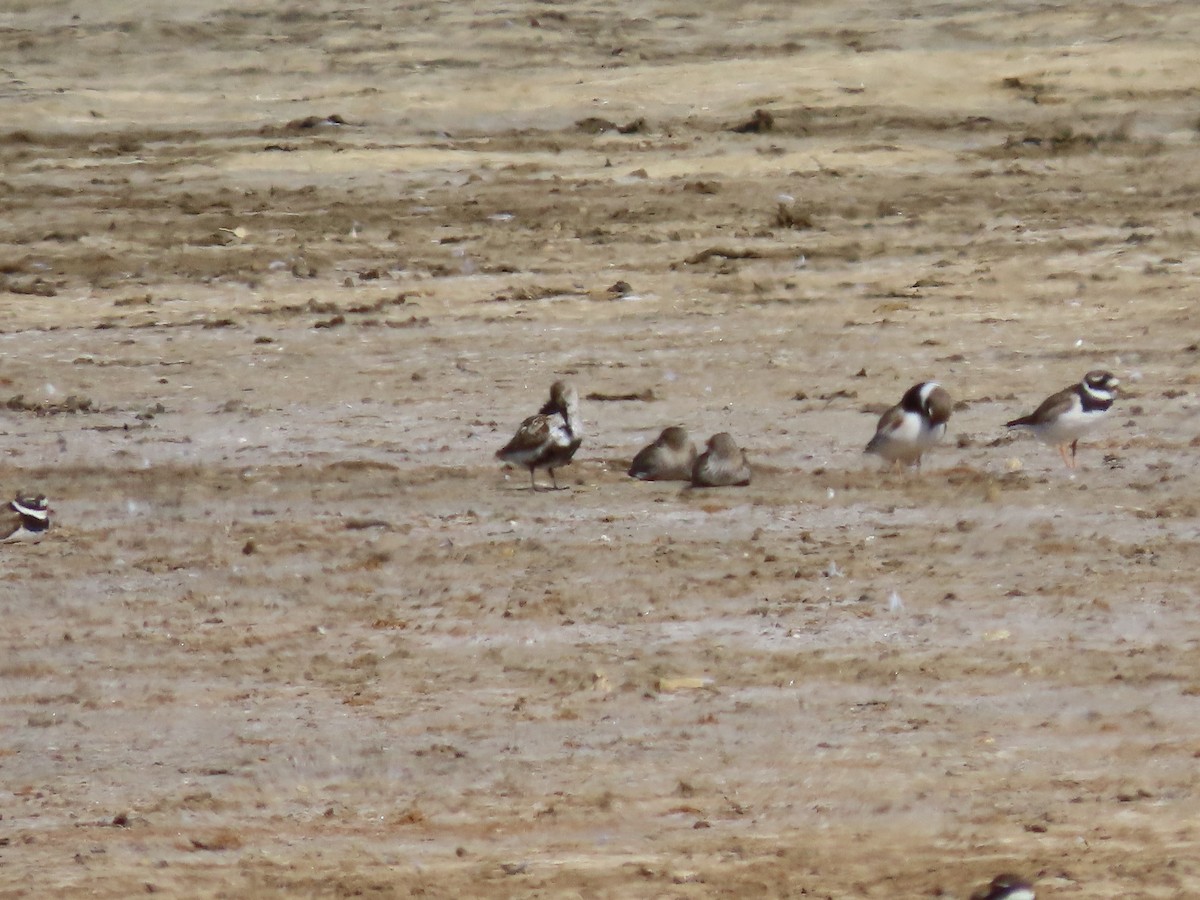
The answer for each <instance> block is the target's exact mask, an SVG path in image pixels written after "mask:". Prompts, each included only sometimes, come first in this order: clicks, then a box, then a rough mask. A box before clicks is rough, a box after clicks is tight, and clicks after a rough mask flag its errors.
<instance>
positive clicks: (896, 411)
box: [863, 381, 954, 468]
mask: <svg viewBox="0 0 1200 900" xmlns="http://www.w3.org/2000/svg"><path fill="white" fill-rule="evenodd" d="M953 406H954V403H953V401H952V400H951V399H950V395H949V394H948V393H947V392H946V389H945V388H943V387H942V386H941V385H939V384H938V383H937V382H936V381H922V382H921V383H920V384H914V385H913V386H912V387H910V388H909V389H908V390H907V391H905V392H904V396H903V397H901V398H900V402H899V403H897V404H896V405H895V406H893V407H892V408H891V409H889V410H888V411H887V412H885V413H884V414H883V415H882V416H880V417H879V425H878V426H876V428H875V437H873V438H871V441H870V443H868V444H867V446H866V449H865V450H863V452H864V453H874V454H876V455H877V456H881V457H883V458H884V459H886V460H887V461H888V462H889V463H891V464H892V465H893V466H895V465H897V464H903V465H908V466H917V467H918V468H919V467H920V465H921V456H922V454H924V453H925V451H926V450H928V449H929V448H930V447H932V446H933V445H934V444H936V443H937V442H938V441H940V440H941V439H942V437H943V436H944V435H945V434H946V423H947V422H948V421H950V411H951V409H952V408H953Z"/></svg>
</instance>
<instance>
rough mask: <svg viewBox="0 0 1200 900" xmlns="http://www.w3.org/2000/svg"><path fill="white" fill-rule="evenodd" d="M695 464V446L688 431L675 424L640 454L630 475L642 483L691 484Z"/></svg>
mask: <svg viewBox="0 0 1200 900" xmlns="http://www.w3.org/2000/svg"><path fill="white" fill-rule="evenodd" d="M695 464H696V445H695V444H694V443H692V440H691V438H689V437H688V433H687V429H686V428H683V427H681V426H679V425H672V426H670V427H669V428H664V429H663V430H662V434H660V435H659V436H658V437H657V438H655V440H654V442H653V443H650V444H648V445H646V446H645V447H643V448H642V449H641V450H639V451H638V454H637V456H635V457H634V458H633V463H632V464H631V465H630V466H629V475H630V477H632V478H637V479H639V480H641V481H691V480H692V467H693V466H694V465H695Z"/></svg>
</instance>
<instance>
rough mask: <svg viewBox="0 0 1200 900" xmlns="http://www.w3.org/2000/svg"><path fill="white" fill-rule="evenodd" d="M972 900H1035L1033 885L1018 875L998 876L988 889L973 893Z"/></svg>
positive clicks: (984, 888) (983, 888)
mask: <svg viewBox="0 0 1200 900" xmlns="http://www.w3.org/2000/svg"><path fill="white" fill-rule="evenodd" d="M971 900H1034V893H1033V885H1032V884H1030V883H1029V882H1028V881H1026V880H1025V879H1024V878H1021V877H1020V876H1018V875H997V876H996V877H995V878H993V879H992V880H991V883H990V884H988V886H987V887H982V888H980V889H979V890H977V891H976V892H975V893H973V894H972V895H971Z"/></svg>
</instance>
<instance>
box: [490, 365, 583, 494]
mask: <svg viewBox="0 0 1200 900" xmlns="http://www.w3.org/2000/svg"><path fill="white" fill-rule="evenodd" d="M581 443H583V420H582V419H581V418H580V417H579V395H578V394H577V393H576V392H575V388H574V387H573V386H572V385H570V384H568V383H567V382H565V381H556V382H554V384H553V385H552V386H551V387H550V399H549V400H547V401H546V403H545V404H544V405H543V406H542V408H541V410H539V411H538V413H537V415H534V416H530V417H529V418H528V419H526V420H525V421H524V422H522V423H521V426H520V427H519V428H518V429H517V433H516V434H514V435H513V437H512V440H510V441H509V442H508V443H507V444H505V445H504V446H503V447H501V448H500V449H499V450H497V451H496V457H497V458H498V459H502V460H504V462H507V463H512V464H514V465H520V466H525V467H527V468H528V469H529V487H530V490H534V491H536V490H537V489H538V486H537V480H536V478H535V476H534V472H535V471H536V470H537V469H549V470H550V483H551V484H552V485H553V486H554V490H558V479H556V478H555V477H554V470H555V469H557V468H559V467H561V466H565V465H566V464H567V463H569V462H570V461H571V457H573V456H574V455H575V451H576V450H578V449H579V445H580V444H581Z"/></svg>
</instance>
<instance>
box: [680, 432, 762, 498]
mask: <svg viewBox="0 0 1200 900" xmlns="http://www.w3.org/2000/svg"><path fill="white" fill-rule="evenodd" d="M749 483H750V463H748V462H747V461H746V454H745V453H744V452H742V450H741V448H740V447H738V445H737V444H736V443H735V442H734V440H733V437H732V436H730V434H729V433H728V432H725V431H722V432H720V433H719V434H714V435H713V436H712V437H710V438H709V439H708V443H707V444H706V445H705V450H704V452H703V453H701V454H700V455H699V456H698V457H697V458H696V464H695V465H694V466H692V484H694V485H695V486H696V487H725V486H728V485H746V484H749Z"/></svg>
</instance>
